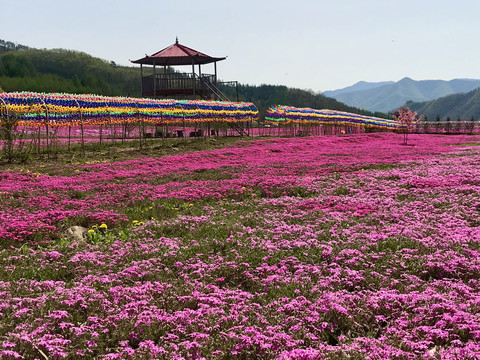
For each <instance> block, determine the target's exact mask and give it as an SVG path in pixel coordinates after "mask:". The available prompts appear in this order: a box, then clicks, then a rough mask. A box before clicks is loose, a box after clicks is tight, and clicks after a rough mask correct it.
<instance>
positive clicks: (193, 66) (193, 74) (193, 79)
mask: <svg viewBox="0 0 480 360" xmlns="http://www.w3.org/2000/svg"><path fill="white" fill-rule="evenodd" d="M192 81H193V96H194V97H195V85H196V84H195V61H194V60H193V59H192Z"/></svg>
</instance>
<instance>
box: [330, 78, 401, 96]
mask: <svg viewBox="0 0 480 360" xmlns="http://www.w3.org/2000/svg"><path fill="white" fill-rule="evenodd" d="M393 83H394V81H381V82H367V81H359V82H357V83H356V84H353V85H351V86H347V87H346V88H343V89H338V90H328V91H324V92H322V95H324V96H327V97H331V98H335V96H338V95H343V94H346V93H351V92H355V91H363V90H370V89H374V88H377V87H380V86H383V85H388V84H393Z"/></svg>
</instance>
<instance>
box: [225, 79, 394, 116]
mask: <svg viewBox="0 0 480 360" xmlns="http://www.w3.org/2000/svg"><path fill="white" fill-rule="evenodd" d="M221 90H222V92H224V93H225V95H227V96H228V97H229V98H230V99H232V100H235V99H236V91H235V88H233V87H229V86H223V87H221ZM238 96H239V100H240V101H251V102H253V103H254V104H255V105H256V106H257V108H258V110H259V113H260V119H263V118H264V116H265V113H266V111H267V110H268V108H269V107H270V106H271V105H275V104H281V105H291V106H295V107H309V108H312V109H331V110H340V111H347V112H354V113H358V114H363V115H369V116H379V117H387V116H386V115H385V114H382V113H372V112H369V111H366V110H362V109H357V108H355V107H352V106H348V105H345V104H343V103H341V102H339V101H337V100H335V99H332V98H328V97H326V96H324V95H321V94H314V93H313V92H311V91H308V90H302V89H295V88H289V87H286V86H281V85H260V86H254V85H243V84H239V85H238Z"/></svg>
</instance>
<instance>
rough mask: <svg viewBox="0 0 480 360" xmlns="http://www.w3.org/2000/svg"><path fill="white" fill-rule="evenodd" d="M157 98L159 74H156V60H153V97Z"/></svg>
mask: <svg viewBox="0 0 480 360" xmlns="http://www.w3.org/2000/svg"><path fill="white" fill-rule="evenodd" d="M156 96H157V74H156V73H155V60H153V97H154V98H155V97H156Z"/></svg>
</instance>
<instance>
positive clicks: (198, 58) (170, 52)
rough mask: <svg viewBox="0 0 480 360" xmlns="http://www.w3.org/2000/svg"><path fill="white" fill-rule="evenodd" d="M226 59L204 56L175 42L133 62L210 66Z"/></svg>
mask: <svg viewBox="0 0 480 360" xmlns="http://www.w3.org/2000/svg"><path fill="white" fill-rule="evenodd" d="M225 59H226V58H225V57H221V58H216V57H211V56H209V55H207V54H204V53H202V52H200V51H197V50H194V49H192V48H189V47H188V46H185V45H182V44H180V43H179V42H178V39H177V40H176V41H175V44H173V45H170V46H169V47H167V48H165V49H163V50H160V51H158V52H156V53H155V54H153V55H150V56H148V55H147V56H145V57H144V58H141V59H138V60H134V61H131V62H132V63H134V64H144V65H145V64H147V65H154V64H155V65H160V66H163V65H166V66H170V65H192V64H201V65H203V64H210V63H213V62H216V61H221V60H225Z"/></svg>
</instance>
